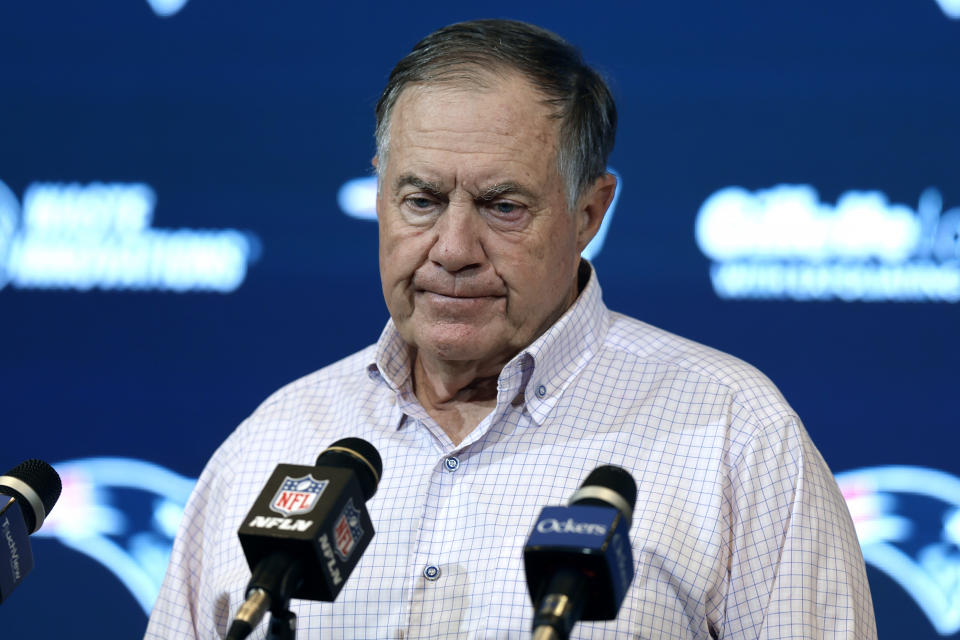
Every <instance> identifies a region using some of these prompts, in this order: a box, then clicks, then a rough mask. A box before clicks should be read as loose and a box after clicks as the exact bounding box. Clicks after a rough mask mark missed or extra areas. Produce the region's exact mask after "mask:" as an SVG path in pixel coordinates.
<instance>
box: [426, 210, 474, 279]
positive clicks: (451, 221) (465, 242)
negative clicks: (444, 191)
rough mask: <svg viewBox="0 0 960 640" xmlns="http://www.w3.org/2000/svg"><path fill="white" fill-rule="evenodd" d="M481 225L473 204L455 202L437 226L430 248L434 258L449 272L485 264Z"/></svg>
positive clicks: (431, 256) (431, 255) (433, 259)
mask: <svg viewBox="0 0 960 640" xmlns="http://www.w3.org/2000/svg"><path fill="white" fill-rule="evenodd" d="M481 225H482V221H481V220H480V219H479V215H478V214H477V212H476V211H474V208H473V206H472V203H471V204H470V205H468V204H466V203H453V202H451V203H450V204H449V205H448V206H447V208H446V210H445V211H444V212H443V214H441V216H440V219H439V220H437V224H436V225H435V226H434V230H435V232H436V234H437V236H436V239H435V241H434V243H433V246H432V247H431V248H430V256H429V257H430V260H432V261H433V262H435V263H436V264H438V265H440V266H441V267H443V268H444V269H445V270H446V271H449V272H457V271H462V270H463V269H468V268H470V267H476V266H480V265H481V264H483V262H484V261H485V260H486V254H485V253H484V250H483V244H482V243H481V239H480V232H481V228H480V227H481Z"/></svg>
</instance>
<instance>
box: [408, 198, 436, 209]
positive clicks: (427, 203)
mask: <svg viewBox="0 0 960 640" xmlns="http://www.w3.org/2000/svg"><path fill="white" fill-rule="evenodd" d="M406 202H407V205H409V206H410V207H411V208H413V209H429V208H430V207H432V206H433V205H434V204H435V202H434V201H433V200H431V199H430V198H420V197H412V198H407V200H406Z"/></svg>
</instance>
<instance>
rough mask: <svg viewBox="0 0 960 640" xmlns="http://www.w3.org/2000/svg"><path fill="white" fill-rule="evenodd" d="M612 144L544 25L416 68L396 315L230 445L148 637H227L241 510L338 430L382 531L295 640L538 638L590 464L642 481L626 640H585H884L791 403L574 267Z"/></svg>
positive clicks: (461, 29)
mask: <svg viewBox="0 0 960 640" xmlns="http://www.w3.org/2000/svg"><path fill="white" fill-rule="evenodd" d="M615 127H616V109H615V107H614V104H613V101H612V99H611V97H610V93H609V91H608V89H607V87H606V85H605V84H604V82H603V81H602V80H601V79H600V78H599V76H598V75H597V74H596V73H595V72H593V71H592V70H591V69H590V68H588V67H586V66H585V65H584V64H583V62H582V61H581V59H580V56H579V54H578V53H577V52H576V50H575V49H573V48H572V47H571V46H570V45H568V44H567V43H565V42H564V41H562V40H561V39H560V38H558V37H557V36H555V35H553V34H551V33H549V32H546V31H544V30H542V29H539V28H537V27H533V26H530V25H526V24H522V23H517V22H509V21H499V20H492V21H477V22H471V23H464V24H457V25H453V26H450V27H446V28H444V29H441V30H439V31H437V32H435V33H433V34H431V35H430V36H428V37H427V38H426V39H425V40H423V41H422V42H421V43H419V44H418V45H417V46H416V47H415V48H414V50H413V51H412V52H411V53H410V54H409V55H408V56H406V57H405V58H404V59H403V60H401V61H400V63H399V64H398V65H397V66H396V68H395V69H394V71H393V73H392V75H391V76H390V80H389V82H388V85H387V87H386V89H385V90H384V92H383V95H382V97H381V99H380V102H379V104H378V106H377V157H376V159H375V160H374V164H375V165H376V170H377V173H378V176H379V195H378V201H377V210H378V215H379V228H380V273H381V278H382V284H383V293H384V298H385V299H386V303H387V307H388V309H389V311H390V318H391V319H390V321H389V322H388V323H387V326H386V328H385V329H384V331H383V333H382V335H381V336H380V339H379V341H378V342H377V343H376V344H375V345H372V346H370V347H368V348H367V349H364V350H363V351H361V352H359V353H357V354H354V355H352V356H350V357H348V358H346V359H344V360H342V361H340V362H338V363H336V364H333V365H331V366H329V367H326V368H324V369H321V370H320V371H317V372H316V373H313V374H312V375H309V376H307V377H305V378H303V379H301V380H298V381H296V382H294V383H292V384H291V385H289V386H287V387H285V388H283V389H281V390H280V391H279V392H277V393H276V394H274V395H273V396H272V397H271V398H270V399H268V400H267V401H266V402H265V403H264V404H263V405H262V406H261V407H260V408H259V409H258V410H257V411H256V412H255V413H254V414H253V415H252V416H251V417H250V418H249V419H247V420H246V421H245V422H244V423H243V424H242V425H240V427H239V428H238V429H237V430H236V431H235V432H234V433H233V434H232V435H231V436H230V438H229V439H228V440H227V441H226V442H225V443H224V444H223V445H222V446H221V447H220V448H219V449H218V450H217V452H216V453H215V454H214V456H213V458H212V459H211V461H210V463H209V464H208V466H207V468H206V469H205V471H204V473H203V475H202V476H201V478H200V481H199V483H198V485H197V489H196V491H195V493H194V495H193V497H192V498H191V500H190V503H189V504H188V506H187V511H186V514H185V516H184V521H183V525H182V528H181V531H180V534H179V535H178V537H177V541H176V544H175V545H174V551H173V557H172V559H171V563H170V568H169V571H168V574H167V577H166V580H165V582H164V586H163V590H162V592H161V594H160V597H159V599H158V601H157V605H156V608H155V609H154V612H153V615H152V616H151V619H150V625H149V628H148V630H147V636H148V637H150V638H193V637H195V638H213V637H222V636H223V635H224V634H225V632H226V629H227V626H228V624H229V621H230V619H231V618H232V616H233V615H234V614H235V613H236V611H237V608H238V606H239V605H240V603H241V602H242V601H243V599H244V593H243V591H244V587H245V585H246V584H247V581H248V579H249V575H250V574H249V571H248V568H247V565H246V562H245V561H244V557H243V554H242V552H241V549H240V545H239V544H238V541H237V537H236V530H237V527H238V526H239V524H240V522H241V519H242V518H243V516H244V514H245V513H246V511H247V509H248V508H249V506H250V505H251V504H252V503H253V501H254V498H255V497H256V495H257V493H258V492H259V490H260V488H261V487H262V486H263V483H264V481H265V480H266V478H267V477H268V476H269V474H270V472H271V470H272V469H273V466H274V465H275V464H277V463H278V462H292V463H300V464H310V463H312V461H313V459H314V457H315V456H316V453H317V452H319V451H320V450H321V449H323V448H324V446H325V445H327V444H328V443H330V442H331V441H333V440H336V439H338V438H340V437H344V436H358V437H362V438H365V439H367V440H369V441H371V442H372V443H373V444H374V445H375V446H376V447H377V449H379V451H380V453H381V454H382V457H383V460H384V476H383V479H382V481H381V484H380V488H379V491H378V493H377V495H376V496H375V497H374V498H373V499H372V500H370V502H369V503H368V508H369V510H370V513H371V516H372V519H373V521H374V523H375V524H376V527H377V535H376V537H375V538H374V539H373V541H372V543H371V545H370V547H369V548H368V549H367V551H366V553H365V555H364V556H363V558H362V560H361V561H360V564H359V565H358V566H357V568H356V570H355V572H354V573H353V575H352V576H351V577H350V579H349V580H348V582H347V584H346V586H345V587H344V589H343V591H342V592H341V593H340V595H339V598H338V599H337V601H336V602H335V603H332V604H328V603H311V602H300V601H294V611H295V612H296V614H297V616H298V618H299V624H300V629H299V632H298V633H299V636H300V637H302V638H308V637H309V638H461V637H463V638H523V637H528V636H529V633H530V624H531V617H532V607H531V605H530V602H529V600H528V596H527V592H526V584H525V580H524V574H523V568H522V561H521V551H522V548H523V544H524V541H525V538H526V536H527V535H528V533H529V531H530V527H531V526H532V524H533V520H534V518H535V516H536V514H537V513H538V512H539V509H540V508H541V507H542V506H544V505H549V504H560V503H563V502H565V500H566V499H567V498H568V497H569V496H570V495H571V493H573V491H574V490H575V488H576V487H577V486H578V484H579V483H580V482H581V481H582V480H583V478H584V477H585V476H586V475H587V474H588V472H589V471H590V470H592V469H593V468H594V467H596V466H598V465H600V464H615V465H619V466H622V467H624V468H626V469H628V470H629V471H630V472H631V473H632V474H633V475H634V477H635V478H636V480H637V484H638V486H639V497H638V500H637V506H636V510H635V513H634V519H633V521H634V524H633V529H632V532H631V537H632V543H633V548H634V555H635V558H636V561H637V566H636V578H635V580H634V582H633V585H632V586H631V588H630V590H629V592H628V593H627V596H626V601H625V602H624V605H623V607H622V609H621V610H620V614H619V617H618V619H617V620H616V621H613V622H607V623H581V624H579V625H578V626H577V627H576V628H575V630H574V634H573V637H577V638H610V637H625V638H626V637H631V638H707V637H722V638H758V637H760V638H820V637H828V638H873V637H875V635H876V630H875V623H874V619H873V611H872V604H871V600H870V592H869V588H868V585H867V581H866V576H865V572H864V565H863V560H862V558H861V555H860V551H859V547H858V545H857V539H856V536H855V534H854V531H853V526H852V524H851V521H850V516H849V515H848V513H847V510H846V506H845V504H844V501H843V499H842V497H841V496H840V493H839V491H838V490H837V486H836V484H835V483H834V480H833V478H832V476H831V474H830V471H829V470H828V469H827V466H826V465H825V464H824V461H823V459H822V458H821V457H820V455H819V453H818V452H817V450H816V449H815V447H814V446H813V444H812V443H811V441H810V439H809V437H808V436H807V433H806V431H805V430H804V428H803V426H802V425H801V423H800V420H799V419H798V418H797V416H796V415H795V413H794V412H793V410H792V409H791V408H790V407H789V406H788V405H787V403H786V402H785V401H784V399H783V398H782V396H781V395H780V393H779V392H778V391H777V390H776V388H774V386H773V385H772V384H771V383H770V382H769V381H768V380H767V379H766V378H765V377H764V376H763V375H762V374H760V373H759V372H758V371H756V370H755V369H753V368H751V367H750V366H749V365H746V364H744V363H743V362H740V361H738V360H736V359H734V358H732V357H730V356H727V355H724V354H722V353H718V352H717V351H713V350H711V349H709V348H706V347H703V346H701V345H698V344H695V343H693V342H690V341H688V340H684V339H682V338H679V337H677V336H674V335H671V334H669V333H666V332H664V331H661V330H659V329H656V328H654V327H651V326H649V325H646V324H644V323H642V322H639V321H637V320H633V319H631V318H627V317H625V316H622V315H619V314H616V313H612V312H610V311H608V310H607V309H606V307H605V306H604V304H603V302H602V299H601V292H600V285H599V283H598V281H597V275H596V274H595V273H594V271H593V269H592V268H591V266H590V265H589V264H587V263H586V262H585V261H583V260H581V259H580V257H579V256H580V252H581V251H582V250H583V248H584V247H585V246H586V245H587V243H588V242H589V241H590V239H591V238H592V237H593V235H594V234H595V233H596V231H597V229H598V228H599V226H600V223H601V221H602V219H603V216H604V213H605V211H606V209H607V207H608V205H609V204H610V201H611V199H612V198H613V194H614V189H615V186H616V185H615V179H614V178H613V176H611V175H610V174H609V173H607V172H606V170H605V167H606V159H607V155H608V154H609V152H610V150H611V148H612V146H613V140H614V132H615ZM262 633H263V631H262V630H261V634H262Z"/></svg>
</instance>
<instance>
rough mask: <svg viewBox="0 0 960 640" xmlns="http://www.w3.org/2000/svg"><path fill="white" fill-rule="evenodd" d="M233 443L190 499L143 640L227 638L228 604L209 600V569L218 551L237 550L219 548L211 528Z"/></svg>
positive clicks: (209, 465) (210, 465)
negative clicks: (217, 497) (225, 636)
mask: <svg viewBox="0 0 960 640" xmlns="http://www.w3.org/2000/svg"><path fill="white" fill-rule="evenodd" d="M236 437H237V435H236V434H234V436H232V437H231V438H228V439H227V440H226V441H225V442H224V443H223V444H222V445H221V446H220V448H219V449H217V451H216V452H215V453H214V455H213V456H212V457H211V459H210V461H209V462H208V463H207V466H206V467H205V468H204V470H203V473H202V474H201V475H200V478H199V480H198V481H197V485H196V487H194V490H193V493H191V494H190V498H189V500H188V501H187V505H186V507H185V509H184V513H183V519H182V520H181V521H180V529H179V531H178V532H177V536H176V538H175V539H174V543H173V551H172V552H171V554H170V564H169V565H168V567H167V573H166V575H165V576H164V579H163V584H162V585H161V587H160V593H159V595H158V597H157V601H156V603H155V604H154V607H153V611H152V612H151V614H150V620H149V622H148V623H147V631H146V635H145V636H144V640H169V639H170V638H178V639H191V638H195V639H198V640H199V639H200V638H203V639H204V640H207V639H210V638H218V637H223V636H224V635H225V634H226V625H227V623H228V621H229V620H228V616H229V611H228V610H227V609H228V604H227V603H226V602H218V601H216V599H215V598H214V596H213V595H212V594H213V592H214V590H213V589H212V588H210V584H209V581H210V580H211V576H210V574H211V571H210V570H209V565H211V564H213V563H214V561H215V560H217V559H218V556H217V554H218V553H222V551H220V550H221V549H224V548H227V549H231V548H234V547H239V545H238V544H234V545H226V546H224V545H221V544H220V537H222V535H223V534H222V533H221V532H220V531H222V530H223V527H217V526H216V523H219V522H221V521H222V519H223V517H224V514H223V508H222V505H223V504H224V501H223V500H217V499H216V496H225V495H230V494H229V491H228V489H229V487H227V486H226V485H227V484H228V479H229V473H228V472H229V461H230V460H231V458H232V456H234V455H235V452H234V449H236Z"/></svg>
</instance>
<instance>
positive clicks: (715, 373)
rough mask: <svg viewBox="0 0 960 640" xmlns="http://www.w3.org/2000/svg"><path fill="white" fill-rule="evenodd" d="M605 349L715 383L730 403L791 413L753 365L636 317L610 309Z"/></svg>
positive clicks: (768, 413)
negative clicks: (730, 400) (728, 398)
mask: <svg viewBox="0 0 960 640" xmlns="http://www.w3.org/2000/svg"><path fill="white" fill-rule="evenodd" d="M605 347H606V348H607V349H612V350H615V351H620V352H623V353H625V354H627V355H628V356H629V357H630V358H632V359H634V360H635V361H636V362H637V365H638V366H646V365H654V366H659V367H662V368H664V370H665V371H670V372H672V373H673V375H679V376H683V377H684V378H685V379H687V380H691V379H696V380H698V381H701V382H704V383H708V384H712V385H716V386H717V387H718V388H721V389H723V390H725V391H726V392H727V393H729V394H730V396H731V398H732V400H733V401H734V402H737V403H739V404H741V405H744V406H746V407H748V408H752V409H755V410H757V411H758V412H760V413H763V414H766V415H767V416H768V417H772V416H773V415H784V414H793V413H794V412H793V409H792V408H791V407H790V406H789V404H787V402H786V400H785V399H784V397H783V395H782V394H781V393H780V390H779V389H778V388H777V387H776V385H774V384H773V382H772V381H771V380H770V379H769V378H768V377H767V376H766V375H764V374H763V372H761V371H760V370H759V369H757V368H756V367H755V366H753V365H751V364H749V363H747V362H745V361H743V360H741V359H740V358H737V357H736V356H733V355H731V354H729V353H725V352H723V351H720V350H718V349H714V348H712V347H708V346H706V345H704V344H701V343H699V342H696V341H694V340H691V339H689V338H684V337H682V336H679V335H676V334H674V333H671V332H669V331H666V330H664V329H660V328H659V327H655V326H653V325H650V324H648V323H646V322H643V321H641V320H637V319H636V318H632V317H630V316H626V315H624V314H621V313H616V312H611V324H610V330H609V331H608V333H607V337H606V340H605Z"/></svg>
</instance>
